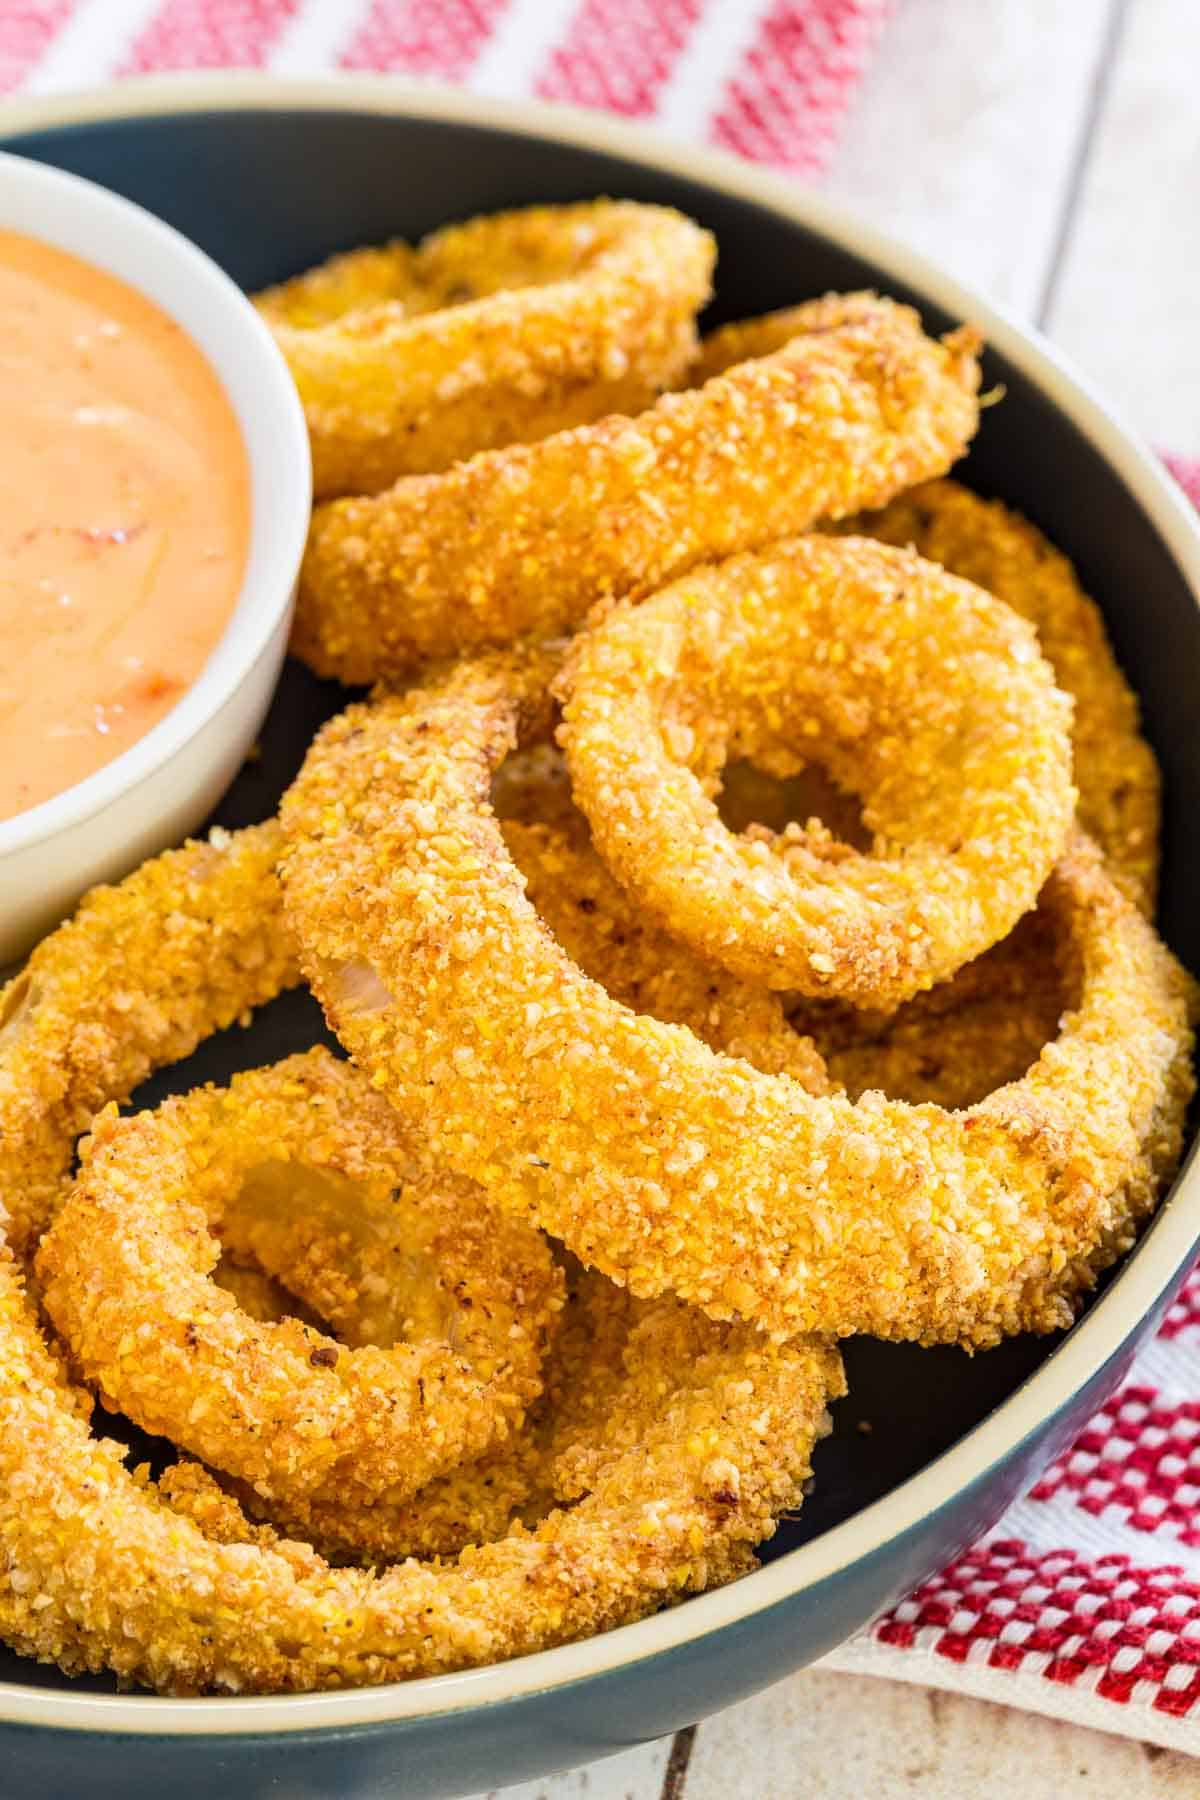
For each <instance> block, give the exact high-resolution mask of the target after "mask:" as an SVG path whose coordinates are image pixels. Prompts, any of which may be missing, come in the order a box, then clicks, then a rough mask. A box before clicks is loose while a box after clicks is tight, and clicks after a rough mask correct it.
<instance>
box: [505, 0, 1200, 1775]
mask: <svg viewBox="0 0 1200 1800" xmlns="http://www.w3.org/2000/svg"><path fill="white" fill-rule="evenodd" d="M826 187H827V190H828V191H829V192H830V193H831V194H833V195H834V196H835V197H836V198H838V199H842V200H845V201H846V202H847V203H848V204H849V205H851V206H853V207H854V208H856V209H857V210H858V212H859V213H861V214H862V215H863V216H864V217H866V218H868V219H869V220H871V221H872V222H873V223H874V224H876V225H879V226H881V227H883V228H885V229H886V230H888V231H889V232H891V233H892V234H893V235H894V236H897V237H901V238H906V239H907V240H908V241H909V242H910V243H912V244H914V245H916V246H917V247H918V248H920V249H921V250H924V251H926V252H927V253H928V254H929V255H930V256H932V257H933V258H935V259H936V260H937V261H938V262H940V263H941V264H943V265H944V266H945V267H947V268H949V269H950V270H951V271H952V272H953V273H954V274H955V275H957V276H959V277H960V278H961V279H962V280H964V281H966V282H968V283H970V284H971V285H972V286H974V287H976V288H979V289H980V290H982V291H983V292H984V293H986V294H987V295H988V296H990V297H991V298H992V299H994V300H996V301H998V302H999V303H1000V304H1001V305H1002V306H1005V307H1007V308H1008V309H1009V310H1010V311H1012V312H1013V313H1015V314H1017V315H1018V316H1019V317H1021V318H1024V319H1031V320H1033V321H1035V322H1036V323H1037V324H1038V325H1040V326H1041V327H1042V328H1043V329H1044V330H1045V331H1047V332H1048V333H1049V335H1050V336H1051V337H1052V338H1054V339H1055V340H1056V341H1057V342H1058V343H1059V344H1061V345H1062V347H1063V348H1064V349H1065V350H1066V351H1068V352H1069V353H1070V355H1071V356H1072V357H1073V358H1074V359H1075V360H1076V362H1077V363H1078V364H1079V366H1080V367H1081V368H1082V369H1083V371H1084V372H1085V373H1087V374H1088V375H1090V376H1091V377H1092V378H1093V379H1094V380H1095V381H1096V383H1097V384H1098V385H1099V386H1100V387H1101V388H1102V389H1103V390H1104V391H1106V392H1107V393H1108V394H1109V395H1110V396H1111V398H1112V399H1113V400H1114V401H1115V402H1116V404H1117V406H1118V408H1119V410H1120V411H1121V413H1122V414H1123V415H1124V417H1125V418H1126V419H1127V420H1129V421H1130V422H1131V423H1132V424H1133V425H1134V426H1136V427H1137V429H1139V430H1140V431H1141V432H1142V433H1143V434H1144V435H1146V436H1147V437H1149V438H1150V439H1151V441H1152V442H1153V443H1155V444H1157V445H1159V446H1161V447H1162V448H1164V449H1172V450H1178V451H1179V452H1180V453H1181V454H1184V455H1188V454H1191V455H1197V456H1200V306H1198V305H1197V298H1196V296H1197V289H1198V288H1200V0H897V4H896V17H895V21H894V23H893V25H892V26H891V28H890V31H889V33H888V36H887V37H886V38H885V40H884V43H883V46H882V49H881V51H880V54H879V57H878V61H877V63H876V66H875V69H874V71H873V73H872V75H871V76H870V78H869V79H868V81H867V82H866V83H865V84H864V88H863V91H862V93H861V95H860V97H859V100H858V103H857V106H856V109H855V113H854V115H853V117H852V118H851V119H850V120H849V122H848V124H847V127H846V132H845V138H844V147H843V149H842V151H841V152H840V154H839V156H838V158H837V160H836V162H835V164H834V167H833V169H832V171H831V173H830V176H829V178H828V180H827V183H826ZM612 1730H613V1740H614V1742H619V1741H620V1721H619V1720H615V1719H614V1720H613V1721H612ZM1010 1793H1012V1794H1016V1795H1018V1796H1019V1800H1071V1797H1072V1796H1074V1795H1080V1796H1083V1795H1086V1796H1087V1797H1088V1800H1110V1796H1111V1797H1112V1800H1117V1797H1118V1796H1119V1797H1120V1800H1183V1797H1184V1796H1187V1797H1188V1800H1200V1762H1192V1761H1191V1760H1189V1759H1187V1758H1185V1757H1179V1756H1173V1755H1171V1754H1168V1753H1165V1752H1163V1751H1161V1750H1156V1749H1153V1748H1150V1747H1146V1746H1143V1745H1140V1744H1133V1743H1127V1742H1124V1741H1122V1740H1120V1739H1118V1738H1110V1737H1104V1736H1101V1735H1100V1734H1098V1733H1095V1732H1089V1731H1083V1730H1080V1729H1078V1728H1077V1727H1074V1726H1066V1725H1059V1724H1057V1723H1053V1722H1051V1721H1049V1720H1046V1719H1040V1718H1035V1717H1032V1716H1030V1715H1029V1714H1025V1713H1016V1712H1011V1711H1009V1710H1008V1709H1006V1708H1002V1707H996V1706H988V1705H986V1704H984V1703H983V1702H981V1701H975V1700H967V1699H959V1698H958V1697H957V1696H952V1695H948V1694H937V1693H931V1692H929V1691H927V1690H924V1689H919V1688H910V1687H907V1686H904V1685H901V1684H898V1683H890V1682H879V1681H873V1680H869V1679H866V1678H854V1677H850V1676H842V1675H831V1674H824V1673H820V1672H809V1673H804V1674H801V1675H797V1676H795V1677H793V1678H792V1679H791V1680H790V1681H786V1682H783V1683H782V1684H781V1685H780V1686H779V1687H776V1688H773V1689H771V1690H770V1691H769V1692H768V1693H766V1694H763V1695H760V1696H759V1697H758V1698H757V1699H756V1700H752V1701H748V1702H747V1703H746V1704H745V1705H742V1706H739V1707H735V1708H733V1709H732V1710H731V1711H730V1712H727V1713H723V1714H720V1715H719V1716H718V1717H716V1718H713V1719H710V1720H708V1721H706V1722H705V1723H704V1724H703V1725H701V1726H700V1727H699V1728H698V1729H697V1730H695V1731H690V1732H681V1733H680V1734H679V1735H678V1737H677V1738H675V1739H674V1740H673V1741H672V1740H665V1741H664V1742H662V1743H659V1744H654V1745H648V1746H646V1747H644V1748H642V1749H637V1750H631V1751H627V1752H625V1753H624V1754H622V1755H620V1756H617V1757H615V1758H613V1759H611V1760H609V1761H608V1762H604V1763H596V1764H593V1765H591V1767H589V1768H587V1769H581V1770H577V1771H575V1772H574V1773H573V1774H570V1775H565V1776H560V1777H557V1778H556V1779H554V1780H551V1781H543V1782H531V1783H528V1784H526V1785H524V1786H521V1787H516V1788H506V1789H504V1790H503V1795H502V1797H501V1800H584V1796H586V1797H587V1800H684V1797H685V1796H686V1800H742V1797H743V1796H744V1797H745V1800H860V1797H861V1796H862V1795H864V1794H869V1795H870V1796H871V1800H899V1797H901V1796H904V1797H906V1800H907V1797H910V1796H920V1800H991V1796H993V1795H1002V1794H1003V1795H1007V1794H1010Z"/></svg>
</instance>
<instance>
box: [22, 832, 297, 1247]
mask: <svg viewBox="0 0 1200 1800" xmlns="http://www.w3.org/2000/svg"><path fill="white" fill-rule="evenodd" d="M278 849H279V837H278V832H277V829H276V827H275V825H274V824H273V823H272V824H270V825H262V826H255V827H253V828H251V829H250V830H247V831H242V832H237V833H235V834H233V835H231V834H230V833H228V832H223V831H214V832H213V833H212V835H211V837H210V838H209V840H208V841H207V843H188V844H185V845H184V846H183V848H182V849H180V850H169V851H167V852H166V853H165V854H164V855H162V856H156V857H154V858H153V859H152V860H151V861H150V862H147V863H144V864H143V865H142V867H141V868H140V869H138V870H136V871H135V872H134V874H132V875H131V876H129V877H128V879H127V880H125V881H123V882H121V883H120V885H119V886H117V887H100V888H95V889H93V891H92V892H91V893H90V894H89V895H87V896H86V898H85V899H84V900H83V901H82V903H81V904H80V907H79V910H78V911H77V912H76V914H75V915H74V917H73V918H71V919H70V920H68V921H67V923H66V924H65V925H62V926H60V927H59V929H58V930H57V931H54V932H52V933H51V935H50V936H49V937H48V938H46V939H44V940H43V942H42V943H41V944H39V946H38V948H37V949H36V950H35V951H34V952H33V955H32V956H31V957H30V958H29V960H28V962H27V963H26V964H25V967H24V969H23V970H22V971H21V973H20V974H19V975H17V976H16V977H15V978H14V979H13V980H12V981H10V982H9V983H8V986H7V987H6V988H5V989H4V990H3V992H0V1221H3V1223H4V1229H5V1234H6V1236H7V1239H8V1243H9V1245H10V1247H11V1248H12V1249H13V1250H15V1251H16V1252H17V1254H19V1255H20V1254H24V1252H25V1251H26V1250H27V1249H29V1248H30V1247H31V1245H32V1244H33V1243H34V1242H35V1241H36V1238H37V1236H38V1235H39V1233H40V1232H41V1230H42V1228H43V1227H44V1225H45V1224H46V1221H47V1220H48V1218H49V1216H50V1212H51V1211H52V1209H53V1206H54V1203H55V1200H56V1199H57V1197H58V1195H59V1193H60V1192H61V1188H62V1182H63V1178H64V1177H65V1175H66V1174H67V1172H68V1170H69V1168H70V1165H71V1156H72V1153H73V1150H74V1144H75V1139H76V1138H77V1137H78V1135H79V1133H80V1132H81V1131H85V1130H86V1129H87V1126H88V1124H89V1122H90V1120H91V1117H92V1114H93V1113H95V1112H98V1111H99V1110H100V1108H101V1107H102V1106H104V1105H105V1104H106V1102H108V1101H109V1100H116V1101H124V1100H126V1099H127V1098H128V1097H129V1095H130V1094H131V1093H132V1091H133V1089H134V1088H135V1087H137V1085H138V1083H139V1082H141V1081H144V1080H145V1078H146V1076H147V1075H149V1074H150V1073H151V1071H152V1070H153V1069H155V1068H159V1067H162V1066H163V1065H164V1064H166V1063H171V1062H176V1061H178V1060H179V1059H180V1058H181V1057H184V1056H188V1055H190V1053H191V1052H192V1051H193V1050H194V1049H195V1047H196V1045H197V1044H198V1043H199V1042H200V1041H201V1039H202V1038H205V1037H207V1036H209V1034H210V1033H211V1032H214V1031H217V1030H220V1029H222V1028H223V1027H225V1026H227V1025H232V1024H233V1023H234V1021H235V1020H238V1019H241V1018H243V1017H244V1016H245V1015H246V1014H247V1013H248V1012H249V1010H250V1009H251V1008H252V1007H255V1006H258V1005H260V1004H262V1003H263V1002H264V1001H266V1000H270V999H272V998H273V997H274V995H275V994H277V993H278V992H279V991H280V989H281V988H283V987H286V986H288V985H290V984H291V983H293V982H295V981H297V980H298V979H299V972H298V970H297V968H296V962H295V952H294V948H293V945H292V941H291V937H290V934H289V932H288V929H287V926H286V924H285V923H284V919H283V913H282V908H281V905H280V895H279V886H278V883H277V882H276V879H275V873H274V865H275V859H276V855H277V853H278Z"/></svg>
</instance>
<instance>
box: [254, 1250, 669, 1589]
mask: <svg viewBox="0 0 1200 1800" xmlns="http://www.w3.org/2000/svg"><path fill="white" fill-rule="evenodd" d="M565 1274H566V1306H565V1309H564V1311H563V1313H561V1314H560V1315H559V1319H558V1321H557V1327H556V1330H555V1332H554V1335H553V1339H552V1342H551V1344H550V1346H549V1349H548V1352H547V1355H546V1358H545V1361H544V1363H543V1365H542V1374H543V1379H544V1381H545V1388H544V1391H543V1393H542V1397H541V1399H540V1400H539V1401H537V1402H535V1404H534V1406H533V1408H532V1411H531V1413H530V1416H529V1419H528V1421H527V1425H526V1429H525V1430H524V1431H521V1432H519V1433H516V1434H514V1435H513V1436H511V1437H509V1438H507V1439H506V1440H505V1441H504V1442H503V1443H502V1444H497V1445H495V1446H493V1448H492V1449H490V1450H488V1451H487V1452H486V1453H485V1454H484V1455H483V1456H482V1457H480V1458H479V1459H478V1461H476V1462H472V1463H463V1464H461V1465H460V1466H459V1467H458V1468H457V1469H454V1470H452V1471H451V1472H450V1473H449V1474H447V1475H444V1476H440V1477H439V1478H438V1479H437V1480H436V1481H431V1482H428V1483H427V1484H426V1485H425V1487H423V1488H422V1489H421V1491H420V1493H419V1494H415V1495H413V1497H412V1498H411V1499H410V1500H406V1501H401V1502H395V1501H391V1500H388V1501H385V1502H382V1503H378V1504H374V1505H365V1506H361V1507H355V1508H354V1509H353V1510H350V1509H348V1508H347V1507H345V1506H343V1505H339V1504H338V1503H336V1502H328V1503H322V1502H320V1501H317V1502H306V1503H304V1504H303V1505H302V1506H300V1507H297V1506H294V1505H292V1506H284V1507H279V1506H271V1507H268V1508H266V1509H264V1507H263V1503H262V1501H261V1500H260V1499H259V1497H258V1496H257V1495H255V1494H253V1493H248V1492H246V1491H245V1489H244V1488H240V1487H239V1488H238V1490H237V1492H238V1498H239V1499H240V1500H241V1501H242V1503H243V1505H244V1506H245V1507H246V1508H247V1509H248V1510H249V1511H250V1512H251V1513H253V1514H255V1515H262V1514H263V1513H264V1511H265V1512H266V1514H267V1516H269V1517H270V1518H271V1519H272V1520H273V1521H274V1523H275V1525H276V1526H278V1527H279V1528H280V1529H281V1530H283V1531H285V1532H286V1533H287V1534H288V1535H289V1536H291V1535H298V1536H300V1537H303V1539H304V1540H305V1541H306V1542H308V1543H311V1544H313V1545H314V1546H315V1547H316V1548H317V1549H318V1550H320V1551H321V1552H322V1553H323V1554H325V1555H328V1556H330V1557H333V1558H336V1559H337V1560H338V1561H342V1562H345V1561H351V1562H363V1561H366V1562H368V1563H372V1564H376V1565H378V1564H382V1563H389V1562H395V1561H397V1560H399V1559H400V1558H402V1557H405V1556H425V1557H428V1556H457V1555H458V1553H459V1551H461V1550H463V1549H465V1547H466V1546H467V1545H468V1544H482V1543H490V1542H492V1541H493V1540H494V1539H496V1538H498V1537H503V1536H504V1535H505V1533H506V1532H507V1531H508V1530H509V1529H510V1527H511V1526H512V1525H513V1524H514V1523H523V1524H525V1525H529V1526H532V1525H536V1524H538V1523H539V1522H540V1521H541V1520H542V1519H544V1518H545V1517H546V1515H547V1514H548V1513H549V1512H551V1511H552V1510H553V1508H554V1507H555V1506H556V1505H557V1504H558V1503H559V1502H560V1501H570V1500H577V1499H578V1498H579V1497H580V1494H581V1493H582V1492H583V1491H584V1490H583V1489H582V1488H581V1487H580V1485H579V1483H578V1482H577V1480H575V1479H574V1477H573V1476H572V1475H571V1473H570V1470H571V1468H572V1464H573V1459H574V1457H575V1455H576V1454H577V1451H578V1447H579V1446H580V1445H594V1444H596V1443H597V1442H599V1439H598V1435H597V1434H598V1433H600V1432H602V1431H603V1430H605V1429H606V1427H607V1421H608V1420H609V1419H610V1418H611V1410H612V1407H613V1405H614V1403H615V1402H616V1401H617V1400H618V1399H619V1398H620V1397H621V1395H620V1389H621V1382H622V1376H623V1371H624V1367H625V1353H626V1346H627V1344H628V1342H629V1337H630V1332H631V1330H632V1328H633V1326H634V1325H635V1324H636V1323H637V1321H638V1320H639V1319H640V1318H641V1317H642V1316H643V1315H644V1314H645V1312H646V1309H647V1304H648V1303H646V1302H643V1301H637V1300H634V1299H633V1297H632V1296H631V1295H630V1294H629V1293H628V1292H627V1291H626V1290H625V1289H623V1288H619V1287H616V1286H614V1285H613V1283H612V1282H611V1281H606V1280H605V1278H604V1276H602V1275H596V1274H594V1273H592V1272H590V1271H588V1270H585V1269H582V1268H580V1266H579V1264H578V1263H576V1262H574V1259H568V1266H567V1268H566V1271H565ZM626 1397H627V1396H626ZM637 1416H638V1418H640V1417H641V1416H642V1411H641V1408H640V1406H639V1410H638V1414H637Z"/></svg>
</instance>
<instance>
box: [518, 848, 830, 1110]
mask: <svg viewBox="0 0 1200 1800" xmlns="http://www.w3.org/2000/svg"><path fill="white" fill-rule="evenodd" d="M577 818H578V824H577V825H576V827H575V829H574V831H572V832H568V831H566V830H564V829H563V828H562V827H556V826H553V825H529V824H523V823H521V822H519V821H516V820H509V821H507V822H506V824H505V827H504V838H505V842H506V843H507V845H508V848H509V850H510V851H511V853H512V856H513V859H514V861H515V862H516V864H517V867H518V868H519V869H520V870H521V872H522V874H523V875H524V876H525V879H526V882H527V883H528V887H527V890H526V891H527V893H528V895H529V898H530V900H531V902H532V903H533V906H534V908H535V909H536V911H537V913H538V916H539V917H540V918H541V919H542V921H543V923H544V924H545V925H546V926H547V927H548V928H549V929H550V930H551V931H552V932H553V933H554V935H555V937H556V938H557V939H558V941H559V943H560V944H561V945H562V946H563V948H564V950H565V951H566V952H567V955H568V956H569V957H571V959H572V961H574V962H576V963H578V965H579V966H580V968H581V969H582V970H583V971H584V973H585V974H587V975H590V976H591V977H592V978H593V980H595V981H598V982H601V983H602V984H603V985H604V987H606V988H607V990H608V992H609V993H610V994H612V995H613V997H614V998H615V999H617V1000H620V1001H622V1002H623V1003H624V1005H626V1006H628V1007H631V1008H632V1009H633V1011H634V1012H639V1013H649V1014H651V1015H652V1016H653V1017H654V1018H656V1019H665V1020H667V1021H669V1022H672V1023H674V1024H678V1025H687V1026H690V1028H691V1029H692V1030H693V1031H694V1032H695V1033H696V1035H697V1037H699V1038H702V1039H703V1040H704V1042H705V1043H706V1044H709V1045H711V1046H712V1048H713V1049H714V1050H721V1051H723V1052H724V1053H725V1055H726V1056H741V1057H745V1058H746V1060H747V1061H748V1062H751V1063H753V1064H754V1067H755V1068H756V1069H763V1070H765V1071H766V1072H767V1073H768V1074H780V1075H783V1074H786V1075H791V1076H792V1077H793V1078H794V1079H795V1080H797V1081H799V1082H800V1084H801V1085H802V1086H803V1087H805V1088H807V1089H808V1090H809V1092H810V1093H813V1094H824V1093H827V1092H828V1089H829V1082H828V1080H827V1078H826V1074H825V1065H824V1062H823V1061H822V1059H821V1057H820V1056H819V1055H818V1053H817V1050H816V1048H815V1046H814V1044H813V1042H812V1039H811V1038H809V1037H804V1036H802V1035H801V1034H800V1033H799V1032H797V1031H796V1030H795V1029H794V1028H793V1027H792V1026H791V1025H790V1024H789V1023H788V1019H787V1015H786V1013H785V1012H784V1009H783V1006H782V1004H781V1002H780V1000H779V998H778V996H777V995H775V994H771V993H768V992H767V990H766V989H765V988H760V987H755V986H753V985H751V984H750V983H749V982H744V981H739V980H738V979H737V978H736V977H731V976H729V975H727V974H726V973H725V972H724V970H722V969H720V968H718V967H716V966H715V965H714V964H711V963H708V962H705V961H704V960H703V959H701V958H699V957H696V956H694V955H693V954H692V953H691V952H690V951H689V950H688V949H687V948H686V946H684V945H683V944H680V943H677V942H676V941H675V940H674V939H673V938H671V937H669V936H667V934H666V933H665V932H662V931H659V930H656V929H655V927H654V926H652V925H651V924H650V923H649V922H648V920H647V919H646V917H645V915H644V913H643V912H642V910H641V909H640V908H639V907H638V905H637V904H636V903H635V902H634V901H633V900H631V898H630V896H629V895H628V894H627V893H626V892H625V890H624V889H623V888H622V887H621V886H620V885H619V883H617V882H616V881H614V879H613V877H612V876H611V875H610V874H609V872H608V870H607V869H606V868H605V866H604V864H603V863H602V862H601V860H600V858H599V857H598V856H597V854H596V852H595V851H594V850H593V849H592V847H591V845H590V843H589V841H588V837H587V826H586V823H585V822H584V821H583V819H582V817H579V815H577Z"/></svg>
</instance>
